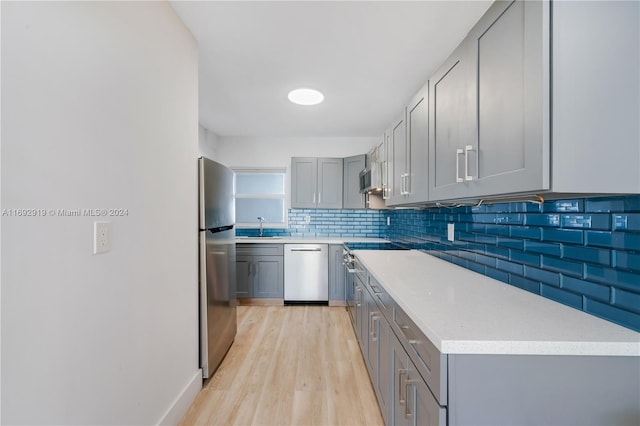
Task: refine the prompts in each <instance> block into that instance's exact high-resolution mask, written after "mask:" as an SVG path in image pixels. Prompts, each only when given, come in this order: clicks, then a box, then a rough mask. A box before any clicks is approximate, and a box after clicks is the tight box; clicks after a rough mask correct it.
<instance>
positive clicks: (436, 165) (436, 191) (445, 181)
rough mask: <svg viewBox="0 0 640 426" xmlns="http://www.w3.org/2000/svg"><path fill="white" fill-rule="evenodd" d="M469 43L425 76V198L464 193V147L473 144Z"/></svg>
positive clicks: (453, 195) (471, 75) (472, 102)
mask: <svg viewBox="0 0 640 426" xmlns="http://www.w3.org/2000/svg"><path fill="white" fill-rule="evenodd" d="M472 48H473V45H472V43H471V40H470V39H469V38H466V39H464V40H463V41H462V43H461V44H460V45H459V46H458V47H457V48H456V50H455V51H454V52H453V53H452V54H451V55H450V56H449V58H447V60H446V61H445V62H444V64H442V65H441V66H440V68H439V69H438V70H437V71H436V72H435V73H434V74H433V75H432V76H431V78H430V79H429V110H430V112H431V113H430V114H429V198H430V199H431V200H446V199H448V198H459V197H463V196H465V195H467V193H466V191H467V189H466V188H465V187H464V185H463V182H464V176H463V175H461V169H464V161H463V160H464V158H463V157H464V155H463V154H464V150H465V149H467V147H468V146H471V147H473V145H474V144H475V124H474V108H473V105H474V104H475V91H474V84H475V83H474V63H473V54H472Z"/></svg>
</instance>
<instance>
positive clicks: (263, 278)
mask: <svg viewBox="0 0 640 426" xmlns="http://www.w3.org/2000/svg"><path fill="white" fill-rule="evenodd" d="M236 253H237V254H236V280H237V283H236V295H237V297H238V298H270V299H282V298H284V256H283V253H284V249H283V245H282V244H236Z"/></svg>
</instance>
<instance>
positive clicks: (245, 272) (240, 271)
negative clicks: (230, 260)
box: [236, 255, 252, 299]
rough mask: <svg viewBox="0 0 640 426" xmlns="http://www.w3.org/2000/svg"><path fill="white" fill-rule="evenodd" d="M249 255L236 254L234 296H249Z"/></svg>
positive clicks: (250, 278)
mask: <svg viewBox="0 0 640 426" xmlns="http://www.w3.org/2000/svg"><path fill="white" fill-rule="evenodd" d="M251 281H252V275H251V256H242V255H236V296H237V297H238V298H239V299H242V298H248V297H251Z"/></svg>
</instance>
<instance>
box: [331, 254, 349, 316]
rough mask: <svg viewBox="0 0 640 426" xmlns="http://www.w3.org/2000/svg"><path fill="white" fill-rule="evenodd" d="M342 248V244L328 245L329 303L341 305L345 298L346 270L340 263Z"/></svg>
mask: <svg viewBox="0 0 640 426" xmlns="http://www.w3.org/2000/svg"><path fill="white" fill-rule="evenodd" d="M343 250H344V248H343V245H342V244H330V245H329V304H334V305H343V304H345V302H346V300H347V299H346V288H345V284H346V278H347V277H346V274H347V270H346V267H345V265H344V264H343V263H342V256H343V254H342V253H343ZM332 302H333V303H332Z"/></svg>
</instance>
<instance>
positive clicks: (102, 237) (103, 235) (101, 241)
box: [93, 222, 111, 254]
mask: <svg viewBox="0 0 640 426" xmlns="http://www.w3.org/2000/svg"><path fill="white" fill-rule="evenodd" d="M109 250H111V222H93V254H98V253H106V252H108V251H109Z"/></svg>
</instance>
